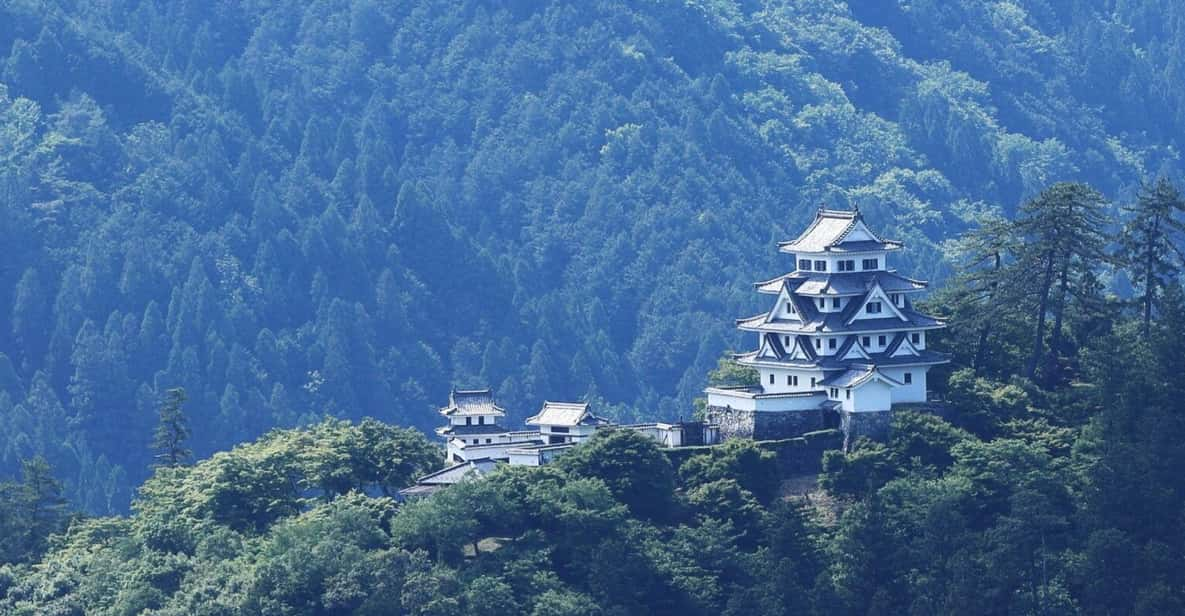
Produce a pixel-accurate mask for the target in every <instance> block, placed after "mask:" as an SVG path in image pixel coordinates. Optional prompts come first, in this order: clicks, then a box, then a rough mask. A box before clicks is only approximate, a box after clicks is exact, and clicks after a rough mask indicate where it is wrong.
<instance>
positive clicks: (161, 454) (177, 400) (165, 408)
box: [152, 387, 193, 468]
mask: <svg viewBox="0 0 1185 616" xmlns="http://www.w3.org/2000/svg"><path fill="white" fill-rule="evenodd" d="M165 393H166V395H167V396H168V399H167V400H166V401H165V403H164V404H163V405H162V406H161V408H160V423H159V424H157V426H156V432H155V433H153V435H152V448H153V449H154V450H156V452H157V453H156V456H155V458H156V460H157V462H156V463H155V466H156V467H158V468H159V467H175V466H181V465H182V464H185V463H186V462H188V461H189V459H190V458H191V457H192V456H193V452H191V451H190V450H189V449H187V448H186V447H185V441H186V439H188V438H189V420H188V419H187V418H186V417H185V411H184V409H183V408H182V407H184V405H185V400H186V399H187V398H186V396H185V389H183V388H181V387H174V388H173V389H170V390H168V391H167V392H165Z"/></svg>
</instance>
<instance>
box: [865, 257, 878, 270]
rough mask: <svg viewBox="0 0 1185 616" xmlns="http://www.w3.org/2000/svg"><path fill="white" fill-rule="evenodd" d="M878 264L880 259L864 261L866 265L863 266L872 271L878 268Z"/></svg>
mask: <svg viewBox="0 0 1185 616" xmlns="http://www.w3.org/2000/svg"><path fill="white" fill-rule="evenodd" d="M878 263H879V259H864V263H862V264H861V265H862V266H863V267H864V269H866V270H870V269H871V270H872V269H876V268H877V264H878Z"/></svg>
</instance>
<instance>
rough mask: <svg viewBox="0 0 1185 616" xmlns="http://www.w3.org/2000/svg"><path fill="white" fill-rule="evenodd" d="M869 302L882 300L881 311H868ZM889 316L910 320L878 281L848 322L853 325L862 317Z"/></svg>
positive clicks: (879, 317) (880, 317)
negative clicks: (894, 303) (890, 298)
mask: <svg viewBox="0 0 1185 616" xmlns="http://www.w3.org/2000/svg"><path fill="white" fill-rule="evenodd" d="M869 302H880V303H881V311H880V312H873V313H870V312H868V309H867V306H868V304H869ZM889 317H896V318H898V319H900V320H902V321H908V320H909V319H906V318H905V315H903V314H901V311H900V310H898V309H897V307H896V306H894V305H893V302H892V301H890V300H889V295H888V294H887V293H885V290H884V289H882V288H881V285H880V283H876V284H874V285H873V286H872V290H870V291H869V292H868V294H867V295H865V296H864V301H863V302H861V303H860V308H858V309H857V310H856V312H855V314H853V315H852V317H851V318H850V319H848V322H847V324H848V325H851V324H852V323H854V322H856V321H859V320H861V319H885V318H889Z"/></svg>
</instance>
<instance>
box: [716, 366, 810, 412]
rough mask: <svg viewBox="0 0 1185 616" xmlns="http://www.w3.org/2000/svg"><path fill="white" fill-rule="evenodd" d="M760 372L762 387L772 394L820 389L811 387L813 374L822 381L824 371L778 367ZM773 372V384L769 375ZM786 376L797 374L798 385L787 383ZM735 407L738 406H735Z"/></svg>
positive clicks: (762, 369) (763, 369)
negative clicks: (781, 368) (779, 368)
mask: <svg viewBox="0 0 1185 616" xmlns="http://www.w3.org/2000/svg"><path fill="white" fill-rule="evenodd" d="M759 372H760V373H761V389H762V390H763V391H765V392H766V393H771V394H780V393H786V392H795V391H811V390H812V389H818V387H815V388H812V387H811V377H812V376H813V377H815V378H816V379H818V380H820V381H822V380H823V372H822V371H817V372H811V371H808V370H778V369H776V368H761V369H760V370H759ZM771 373H772V374H773V375H774V382H773V384H770V382H769V375H770V374H771ZM786 376H797V377H798V386H797V387H796V386H794V385H787V384H786ZM792 382H793V381H792ZM733 408H736V407H735V406H734V407H733Z"/></svg>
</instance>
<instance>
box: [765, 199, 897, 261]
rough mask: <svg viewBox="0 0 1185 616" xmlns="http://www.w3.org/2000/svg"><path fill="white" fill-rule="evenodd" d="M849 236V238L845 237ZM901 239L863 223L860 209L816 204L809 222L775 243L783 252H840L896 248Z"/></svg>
mask: <svg viewBox="0 0 1185 616" xmlns="http://www.w3.org/2000/svg"><path fill="white" fill-rule="evenodd" d="M849 237H850V238H851V240H849V241H847V242H845V240H848V238H849ZM900 247H901V242H897V241H894V240H885V239H882V238H880V237H879V236H877V235H876V234H875V233H873V232H872V230H871V229H869V228H868V226H867V225H866V224H864V219H863V217H862V216H861V215H860V210H828V209H824V208H819V210H818V211H817V212H816V213H815V219H814V220H813V221H811V224H810V226H808V227H807V228H806V230H805V231H803V232H802V235H799V236H798V237H797V238H796V239H793V240H791V241H789V242H780V243H778V249H779V250H781V251H782V252H792V253H793V252H826V251H831V250H838V251H843V252H856V251H877V250H896V249H898V248H900Z"/></svg>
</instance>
